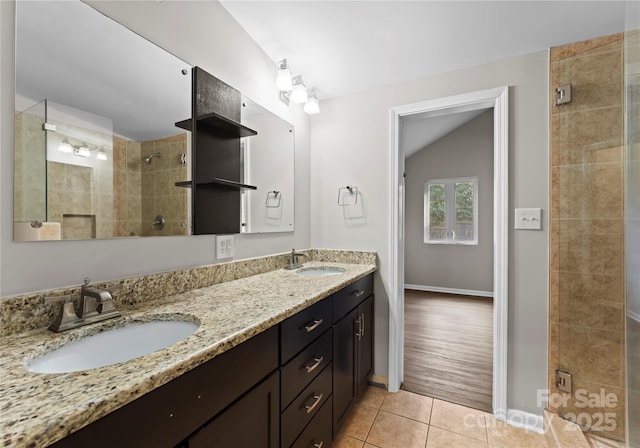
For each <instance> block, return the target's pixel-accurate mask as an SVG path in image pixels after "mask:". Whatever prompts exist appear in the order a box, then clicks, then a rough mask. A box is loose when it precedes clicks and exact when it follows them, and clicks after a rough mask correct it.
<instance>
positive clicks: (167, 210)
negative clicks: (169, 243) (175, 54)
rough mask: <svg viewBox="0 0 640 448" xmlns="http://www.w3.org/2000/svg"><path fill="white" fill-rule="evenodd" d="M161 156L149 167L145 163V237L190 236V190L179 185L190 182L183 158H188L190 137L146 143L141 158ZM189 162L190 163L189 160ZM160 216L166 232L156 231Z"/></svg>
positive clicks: (152, 161) (142, 169)
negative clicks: (156, 154) (154, 222)
mask: <svg viewBox="0 0 640 448" xmlns="http://www.w3.org/2000/svg"><path fill="white" fill-rule="evenodd" d="M154 153H160V154H162V157H154V158H153V159H151V163H150V164H149V165H147V164H146V163H144V162H142V165H141V167H142V168H141V173H142V235H145V236H152V235H186V234H187V230H188V225H187V223H188V221H187V219H188V218H187V214H188V210H187V189H186V188H184V187H176V186H175V183H176V182H180V181H184V180H188V177H189V173H188V172H187V165H186V163H183V162H182V159H181V157H180V156H181V155H182V154H184V155H185V157H186V154H187V134H186V133H184V134H179V135H174V136H171V137H167V138H163V139H160V140H153V141H150V142H143V143H142V145H141V157H144V156H145V155H147V154H154ZM185 160H186V159H185ZM157 215H162V216H164V218H165V225H164V229H153V228H152V223H153V220H154V218H155V216H157Z"/></svg>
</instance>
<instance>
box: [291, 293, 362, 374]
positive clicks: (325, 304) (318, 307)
mask: <svg viewBox="0 0 640 448" xmlns="http://www.w3.org/2000/svg"><path fill="white" fill-rule="evenodd" d="M363 299H364V297H363ZM330 326H331V300H330V299H329V300H327V299H325V300H323V301H321V302H318V303H316V304H315V305H312V306H310V307H309V308H307V309H306V310H302V311H300V312H299V313H298V314H295V315H293V316H291V317H290V318H289V319H287V320H285V321H284V322H282V323H281V324H280V363H281V364H284V363H286V362H287V361H288V360H290V359H291V358H293V357H294V356H295V355H296V354H297V353H298V352H299V351H300V350H302V349H303V348H304V347H306V346H307V345H309V344H310V343H311V342H312V341H313V340H314V339H315V338H317V337H318V336H320V335H321V334H322V333H324V332H325V330H326V329H327V328H329V327H330Z"/></svg>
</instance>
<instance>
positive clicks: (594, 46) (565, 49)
mask: <svg viewBox="0 0 640 448" xmlns="http://www.w3.org/2000/svg"><path fill="white" fill-rule="evenodd" d="M623 38H624V35H623V34H622V33H617V34H611V35H609V36H602V37H597V38H595V39H590V40H585V41H582V42H576V43H572V44H569V45H563V46H561V47H554V48H552V49H551V61H552V62H555V61H559V60H561V59H564V58H568V57H571V56H575V55H578V54H581V53H585V52H587V51H590V52H592V53H597V52H598V51H599V49H600V48H601V47H604V46H605V45H607V44H609V43H611V42H615V41H618V40H622V39H623Z"/></svg>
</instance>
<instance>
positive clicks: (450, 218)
mask: <svg viewBox="0 0 640 448" xmlns="http://www.w3.org/2000/svg"><path fill="white" fill-rule="evenodd" d="M466 182H471V183H472V184H473V240H457V239H455V230H454V228H455V215H456V206H455V185H456V184H458V183H466ZM431 185H444V186H445V212H444V222H445V238H444V239H438V240H435V239H431V236H430V232H429V228H430V213H429V210H430V208H429V193H430V192H429V187H430V186H431ZM422 202H423V206H424V220H423V242H424V244H451V245H463V246H477V245H478V177H477V176H471V177H456V178H448V179H429V180H427V181H425V183H424V194H423V201H422ZM450 234H451V235H452V237H451V238H450V237H449V235H450Z"/></svg>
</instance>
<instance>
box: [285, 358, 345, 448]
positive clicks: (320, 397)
mask: <svg viewBox="0 0 640 448" xmlns="http://www.w3.org/2000/svg"><path fill="white" fill-rule="evenodd" d="M332 370H333V369H332V368H331V364H329V365H328V366H327V367H326V368H325V369H324V370H323V371H322V373H320V375H318V377H317V378H316V379H315V380H313V381H312V382H311V384H309V386H307V388H306V389H305V390H303V391H302V393H301V394H300V395H298V397H297V398H296V399H295V400H293V402H292V403H291V405H289V407H288V408H287V409H286V410H285V411H284V412H283V413H282V417H281V419H280V422H281V439H280V440H281V442H282V446H285V447H286V446H291V444H292V443H293V441H294V440H295V439H296V438H297V437H298V434H300V431H302V429H303V428H304V427H305V426H307V424H308V423H309V422H310V421H311V420H312V419H313V417H314V416H315V415H316V414H317V413H318V411H319V410H320V408H321V407H322V405H323V404H324V403H325V402H326V401H327V400H328V399H329V397H330V396H331V388H332V375H331V373H332Z"/></svg>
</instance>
